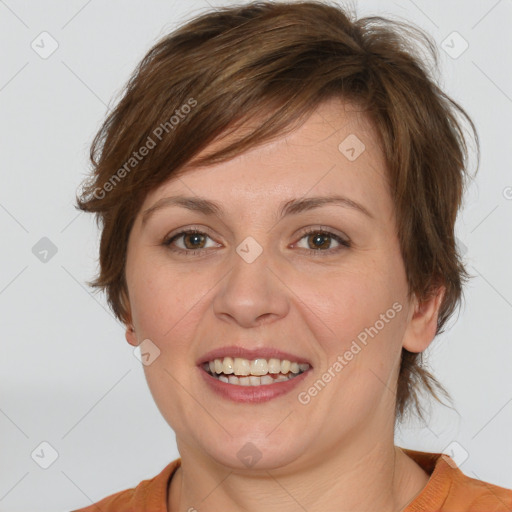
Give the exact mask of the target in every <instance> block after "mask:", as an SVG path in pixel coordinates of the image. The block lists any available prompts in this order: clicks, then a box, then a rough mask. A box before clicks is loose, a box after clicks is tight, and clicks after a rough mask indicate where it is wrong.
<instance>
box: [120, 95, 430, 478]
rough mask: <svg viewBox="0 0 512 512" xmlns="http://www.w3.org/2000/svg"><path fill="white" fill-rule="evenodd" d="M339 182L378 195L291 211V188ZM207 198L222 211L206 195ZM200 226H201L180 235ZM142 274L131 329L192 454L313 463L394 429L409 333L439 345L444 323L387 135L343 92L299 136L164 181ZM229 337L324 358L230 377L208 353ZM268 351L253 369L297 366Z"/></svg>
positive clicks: (321, 193) (141, 246)
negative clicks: (425, 319)
mask: <svg viewBox="0 0 512 512" xmlns="http://www.w3.org/2000/svg"><path fill="white" fill-rule="evenodd" d="M347 109H348V106H347ZM363 144H364V146H363ZM208 149H209V150H211V149H212V148H208ZM177 195H181V196H186V197H189V198H191V201H190V202H189V203H188V205H189V206H190V208H186V207H183V206H180V205H177V204H174V205H169V204H168V205H167V206H165V207H162V208H159V209H156V210H154V211H153V212H152V213H151V214H150V215H148V216H147V217H146V219H145V223H142V218H143V213H144V211H145V210H147V209H148V208H151V207H152V206H153V205H155V203H157V202H158V201H159V200H161V199H162V198H167V197H170V196H177ZM334 195H336V196H340V197H341V196H342V197H344V198H347V199H348V200H350V201H353V202H354V203H357V204H359V205H361V207H362V208H356V207H351V206H349V203H346V202H345V203H343V202H338V203H331V202H328V203H325V204H323V205H320V206H318V205H317V206H316V207H311V208H302V209H301V208H296V209H295V210H292V211H290V212H288V213H287V214H286V215H283V216H281V208H282V207H283V205H286V204H287V203H288V202H290V201H297V200H301V201H302V200H308V201H309V200H311V199H312V198H313V197H315V198H322V197H327V196H334ZM199 198H201V199H204V200H207V201H212V202H215V203H216V204H217V205H218V207H219V209H220V211H219V212H216V213H214V214H211V213H210V214H208V213H207V212H202V211H199V210H197V209H193V208H191V206H192V201H197V200H198V199H199ZM310 206H311V205H310ZM364 210H366V211H367V213H364ZM189 229H195V230H197V231H200V234H199V235H197V234H196V235H194V234H189V235H181V236H176V237H175V238H174V239H173V241H172V242H171V244H170V245H166V243H165V242H166V240H169V239H172V238H173V237H174V236H175V235H179V233H180V232H182V231H184V230H189ZM309 229H311V230H312V233H310V234H307V230H309ZM318 231H320V233H318ZM322 231H324V232H328V234H326V233H323V234H322ZM338 237H339V238H338ZM340 240H341V242H340ZM345 243H348V245H345ZM126 279H127V285H128V291H129V300H130V311H131V315H132V321H133V325H134V327H135V334H131V333H129V332H128V331H127V339H128V341H129V342H130V343H132V344H134V345H136V344H138V343H141V342H143V340H146V341H144V344H143V345H141V348H142V352H144V353H146V354H147V355H146V356H145V358H144V360H145V363H146V364H145V366H144V370H145V373H146V377H147V381H148V385H149V387H150V390H151V393H152V395H153V397H154V399H155V402H156V404H157V406H158V408H159V409H160V411H161V413H162V415H163V416H164V417H165V419H166V420H167V422H168V423H169V425H170V426H171V427H172V429H173V430H174V431H175V433H176V439H177V444H178V448H179V450H180V453H181V455H182V457H185V456H187V455H188V454H190V455H191V454H194V455H193V456H194V457H201V458H202V460H209V461H210V463H220V464H223V465H226V466H229V467H231V468H245V467H247V466H251V465H252V464H254V463H256V465H255V467H256V468H262V469H271V468H278V467H280V466H282V465H285V464H292V467H293V465H295V466H296V467H298V466H300V465H302V466H304V465H308V464H312V463H313V464H314V463H315V460H316V459H317V458H322V457H327V456H329V455H331V456H332V455H333V453H335V452H336V451H338V450H347V449H355V450H364V449H365V447H366V448H370V447H373V446H374V445H375V442H376V439H386V441H389V439H391V441H392V427H393V422H394V399H395V393H396V380H397V374H398V373H397V372H398V369H399V363H400V355H401V349H402V346H406V347H407V348H408V349H409V350H411V351H420V350H423V349H424V348H426V345H425V344H428V342H430V341H431V339H432V337H433V334H434V333H433V331H432V329H431V327H432V325H433V324H432V323H430V324H429V325H430V327H429V329H430V334H428V333H427V335H421V333H419V330H418V328H415V329H413V327H412V325H413V324H414V316H413V313H414V311H413V309H414V308H413V304H412V303H411V304H409V303H408V302H407V300H406V297H407V285H406V276H405V271H404V264H403V261H402V258H401V254H400V249H399V245H398V239H397V235H396V233H395V221H394V216H393V205H392V201H391V196H390V193H389V190H388V188H387V183H386V170H385V162H384V158H383V155H382V153H381V151H380V149H379V147H378V146H377V137H376V134H375V132H374V131H373V128H372V126H371V125H370V124H369V122H368V121H367V120H366V118H365V117H364V116H363V114H361V113H357V112H354V111H350V110H346V111H345V110H344V106H343V104H342V103H341V102H339V100H332V101H329V102H327V103H324V104H323V105H322V106H321V107H320V108H319V109H318V110H317V111H316V112H315V113H314V114H313V115H312V116H311V117H310V118H309V119H308V120H307V121H306V122H305V123H304V124H303V125H302V126H301V127H300V128H299V129H298V130H296V131H294V132H293V133H291V134H290V135H288V136H286V137H283V138H281V139H279V140H277V141H275V142H272V143H269V144H266V145H264V146H261V147H259V148H256V149H253V150H251V151H249V152H247V153H245V154H243V155H242V156H239V157H237V158H235V159H233V160H231V161H229V162H227V163H220V164H217V165H214V166H211V167H208V168H202V169H191V170H190V171H188V172H187V173H186V174H185V175H183V176H182V177H180V178H178V179H171V180H169V181H168V182H167V183H165V184H164V185H162V186H161V187H160V188H159V189H157V190H155V191H154V192H153V193H151V194H150V195H148V197H147V198H146V200H145V202H144V204H143V205H142V208H141V211H140V212H139V215H138V216H137V219H136V221H135V223H134V226H133V229H132V232H131V234H130V239H129V245H128V254H127V265H126ZM420 330H421V329H420ZM425 330H428V329H427V328H425ZM422 336H423V337H422ZM147 340H150V341H147ZM228 346H236V347H242V348H245V349H256V350H259V349H275V350H279V351H282V352H286V353H289V354H291V355H292V357H290V359H291V360H292V362H293V359H296V361H295V362H301V363H304V362H307V363H309V365H310V369H309V370H308V371H306V372H305V373H304V374H300V375H298V376H296V377H295V379H297V381H296V382H293V379H292V380H291V381H286V382H273V383H272V384H270V385H269V386H270V387H269V388H266V389H265V387H266V386H267V385H268V384H262V383H261V381H259V382H260V384H259V385H255V386H250V387H249V386H243V387H242V386H241V385H240V383H239V384H232V383H230V382H229V376H228V375H226V379H228V382H227V383H226V382H222V381H220V380H219V379H217V378H215V377H213V376H211V375H209V374H207V373H206V372H205V370H204V368H203V365H198V362H200V361H201V360H202V359H204V357H205V356H206V355H207V353H208V352H210V351H212V350H214V349H221V348H222V347H228ZM223 354H224V355H225V356H229V355H230V350H229V349H228V350H227V351H225V352H223ZM232 355H236V354H232ZM259 355H261V354H259ZM264 355H265V354H264ZM267 355H268V354H267ZM220 359H221V360H222V359H223V358H222V357H221V358H220ZM262 359H267V363H270V364H265V365H263V366H260V363H261V361H260V362H259V363H254V364H255V366H254V367H252V368H251V370H253V369H254V368H263V370H262V371H263V372H268V371H269V366H270V368H271V370H272V371H277V370H276V368H278V369H283V368H284V369H285V370H286V365H287V363H283V362H282V361H280V362H279V361H278V362H277V363H276V361H268V359H279V360H282V359H284V357H277V358H276V357H274V358H270V357H262ZM224 363H225V365H224V366H222V369H223V370H224V369H226V373H228V372H229V371H231V370H230V365H229V359H228V360H227V361H224ZM261 364H263V363H261ZM276 364H277V366H276ZM283 364H284V366H281V367H279V365H283ZM245 365H246V363H245V362H244V361H241V366H240V368H242V369H243V368H245V367H246V366H245ZM235 366H236V365H235ZM292 366H293V365H292ZM240 368H238V371H237V373H240V372H242V373H243V370H240ZM302 368H303V369H304V368H307V367H305V366H302ZM256 373H257V372H256ZM272 375H274V374H267V378H268V377H271V378H272V379H274V378H275V376H274V377H272ZM231 376H233V374H231ZM248 380H249V381H250V378H249V379H248ZM239 382H240V381H239ZM252 382H254V383H256V382H257V381H256V380H253V381H252ZM228 388H229V389H228ZM219 389H220V391H219ZM270 389H271V390H272V391H271V392H270V391H269V390H270ZM235 390H241V393H240V394H238V395H236V394H235V393H234V391H235ZM283 391H286V393H283ZM265 393H267V394H265ZM268 393H270V394H268ZM249 395H251V396H253V397H256V401H254V400H253V401H251V400H250V397H249V398H247V397H248V396H249ZM262 396H263V398H262ZM389 435H390V436H391V437H389Z"/></svg>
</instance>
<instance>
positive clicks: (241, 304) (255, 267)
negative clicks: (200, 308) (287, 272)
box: [214, 233, 288, 327]
mask: <svg viewBox="0 0 512 512" xmlns="http://www.w3.org/2000/svg"><path fill="white" fill-rule="evenodd" d="M258 238H259V239H260V240H261V242H262V243H260V242H258V240H256V238H255V237H253V236H247V237H246V238H245V239H243V240H242V242H240V243H239V244H238V245H237V246H236V247H235V250H234V251H233V254H232V255H231V261H230V264H231V270H230V271H229V272H228V275H227V276H226V279H225V280H223V284H222V287H221V289H220V290H219V293H218V294H217V295H216V297H215V300H214V311H215V313H216V314H217V315H221V316H224V317H226V316H228V317H231V318H232V319H233V320H235V321H237V322H238V323H240V324H243V325H245V326H246V327H247V326H251V325H256V324H257V323H259V322H260V321H261V319H262V318H263V317H265V318H267V319H268V318H278V317H281V316H283V315H285V314H286V311H287V307H288V299H287V296H286V293H284V291H283V286H282V284H281V283H280V281H279V279H277V277H276V275H275V274H276V273H277V271H276V269H274V268H273V267H274V266H275V258H273V256H272V254H271V253H272V251H271V248H270V246H271V243H270V237H268V236H266V234H265V233H262V234H261V235H260V236H259V237H258Z"/></svg>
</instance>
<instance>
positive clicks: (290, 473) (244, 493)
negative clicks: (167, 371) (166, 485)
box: [168, 438, 429, 512]
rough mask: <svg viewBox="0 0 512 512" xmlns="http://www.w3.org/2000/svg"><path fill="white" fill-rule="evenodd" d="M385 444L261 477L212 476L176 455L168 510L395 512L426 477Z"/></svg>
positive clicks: (185, 454)
mask: <svg viewBox="0 0 512 512" xmlns="http://www.w3.org/2000/svg"><path fill="white" fill-rule="evenodd" d="M374 439H375V438H374ZM386 441H387V443H380V444H375V443H374V445H373V447H372V448H371V449H370V450H368V451H366V452H364V453H363V454H362V453H361V451H360V450H358V449H357V448H356V447H355V446H354V445H349V446H343V448H341V449H340V450H339V451H338V452H333V450H330V451H329V453H328V454H327V453H323V454H322V455H321V456H320V455H319V456H318V457H315V458H309V459H308V462H307V463H306V462H305V463H303V464H301V465H300V466H299V465H297V466H294V468H293V469H292V468H291V467H289V466H286V467H280V468H276V469H275V470H268V471H267V470H265V471H263V473H264V474H262V472H261V471H259V472H250V471H247V472H246V471H239V470H233V469H231V468H224V469H221V470H220V471H212V466H211V465H210V464H208V463H207V462H205V461H204V459H202V458H200V457H197V456H196V455H197V453H194V454H193V455H192V453H191V452H189V451H188V450H180V454H181V461H182V464H181V467H180V468H179V469H178V470H177V471H176V472H175V474H174V477H173V478H172V480H171V485H170V489H169V500H168V509H169V512H190V511H193V510H201V509H206V510H244V511H247V512H260V511H261V510H262V509H267V510H275V509H276V508H279V510H280V511H282V512H292V511H294V512H295V511H297V510H300V509H303V510H307V511H308V512H317V511H318V512H319V511H322V512H330V511H332V512H334V511H339V510H340V506H341V505H342V507H341V508H342V509H343V510H344V511H346V512H370V511H371V512H374V511H375V510H379V511H381V512H400V511H403V510H404V509H405V508H406V507H407V505H408V504H409V503H410V502H411V501H413V499H414V498H415V496H416V495H417V494H419V492H420V491H421V490H422V489H423V488H424V487H425V485H426V484H427V482H428V479H429V476H428V475H427V473H425V471H423V469H421V467H420V466H418V465H417V464H416V463H415V462H414V461H413V460H412V459H410V458H409V457H408V456H407V455H405V453H403V452H402V451H401V450H400V449H399V448H397V447H395V446H394V444H393V441H392V440H391V442H389V440H386ZM367 446H368V445H367ZM369 446H372V445H371V444H370V445H369ZM320 459H321V460H320Z"/></svg>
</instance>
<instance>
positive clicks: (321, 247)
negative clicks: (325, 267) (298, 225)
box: [301, 228, 350, 253]
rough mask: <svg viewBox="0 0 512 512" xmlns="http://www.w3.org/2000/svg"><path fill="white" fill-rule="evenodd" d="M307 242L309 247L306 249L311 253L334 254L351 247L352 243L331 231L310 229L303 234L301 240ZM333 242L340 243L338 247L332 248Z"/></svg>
mask: <svg viewBox="0 0 512 512" xmlns="http://www.w3.org/2000/svg"><path fill="white" fill-rule="evenodd" d="M302 239H307V240H306V245H307V247H304V249H305V250H306V251H308V252H310V253H324V252H328V253H332V252H337V251H339V250H341V249H343V248H344V247H345V248H348V247H350V242H349V241H348V240H345V239H343V238H342V237H341V236H338V235H336V234H334V233H331V232H330V231H325V230H323V229H318V228H316V229H310V230H308V231H306V232H305V233H303V235H302V237H301V240H302ZM332 240H334V241H336V243H338V247H335V248H331V247H330V246H331V243H332Z"/></svg>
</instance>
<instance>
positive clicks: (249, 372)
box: [202, 357, 311, 386]
mask: <svg viewBox="0 0 512 512" xmlns="http://www.w3.org/2000/svg"><path fill="white" fill-rule="evenodd" d="M202 368H203V370H204V371H205V372H207V373H208V374H209V375H211V376H212V377H213V378H215V379H217V380H220V381H221V382H224V383H226V384H234V385H238V386H265V385H269V384H274V383H278V382H286V381H288V380H291V379H294V378H295V377H297V376H298V375H301V374H302V373H304V372H306V371H308V370H309V369H310V368H311V365H309V364H308V363H300V364H299V363H297V362H293V361H289V360H287V359H283V360H281V359H277V358H271V359H268V360H267V359H253V360H249V359H244V358H241V357H235V358H231V357H224V358H223V359H214V360H212V361H209V362H206V363H203V364H202Z"/></svg>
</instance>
